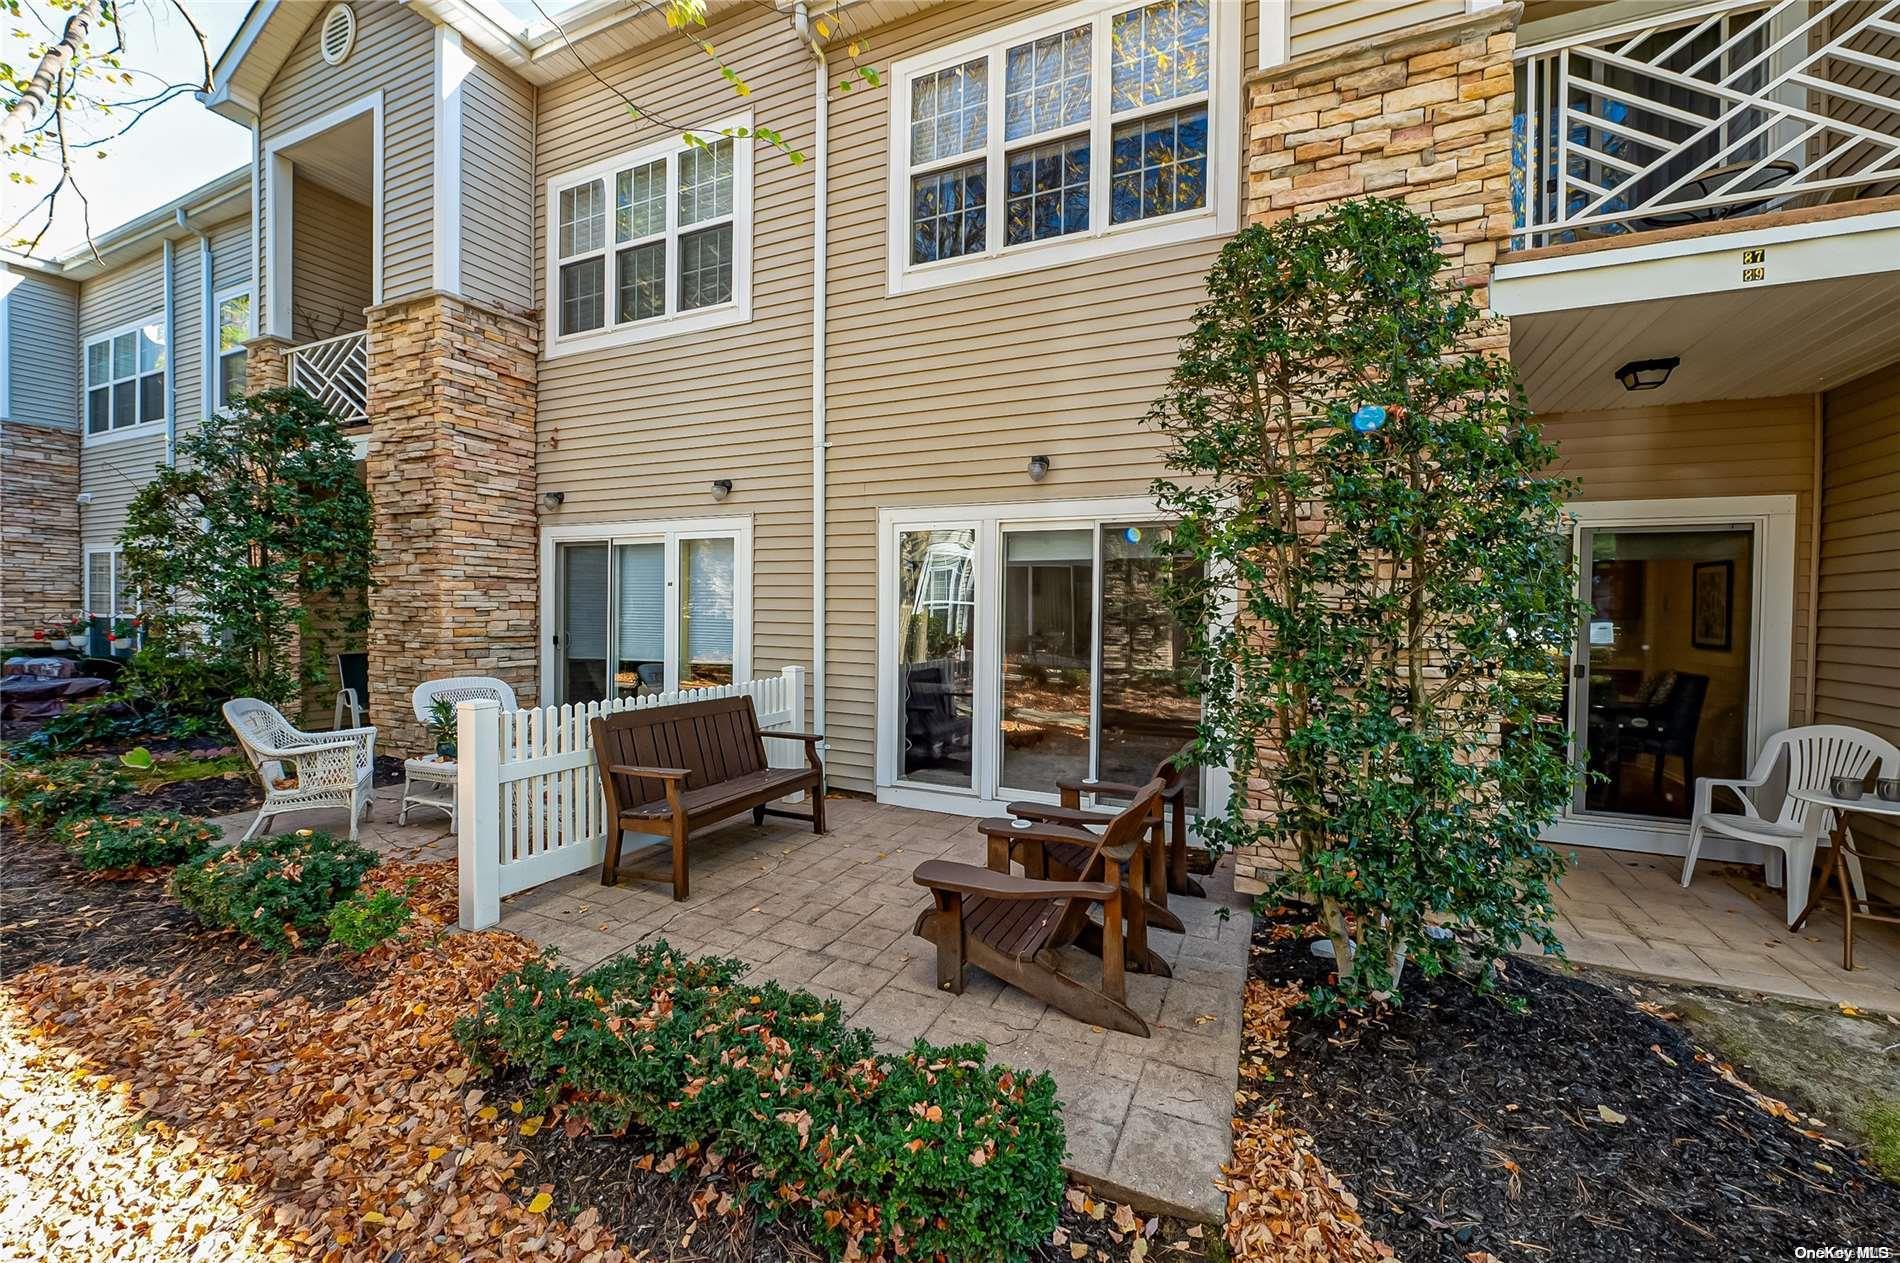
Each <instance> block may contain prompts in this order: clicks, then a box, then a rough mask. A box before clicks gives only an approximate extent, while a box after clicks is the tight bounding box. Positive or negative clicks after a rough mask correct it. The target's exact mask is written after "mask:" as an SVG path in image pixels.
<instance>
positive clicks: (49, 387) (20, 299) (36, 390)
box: [0, 269, 80, 430]
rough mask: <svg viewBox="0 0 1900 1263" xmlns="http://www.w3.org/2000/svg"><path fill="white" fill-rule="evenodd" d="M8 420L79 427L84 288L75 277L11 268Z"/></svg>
mask: <svg viewBox="0 0 1900 1263" xmlns="http://www.w3.org/2000/svg"><path fill="white" fill-rule="evenodd" d="M0 284H3V285H8V286H10V287H11V288H9V289H7V290H6V291H5V295H6V296H5V302H6V305H7V322H6V328H7V344H6V347H5V348H4V353H5V355H6V357H7V398H6V400H4V401H3V402H4V406H5V410H6V415H5V417H4V419H5V420H8V421H23V422H26V423H28V424H31V425H45V426H56V427H58V428H60V429H63V430H70V429H74V428H76V427H77V426H78V425H79V373H80V359H79V357H80V346H79V290H78V287H77V286H75V285H74V284H73V283H72V282H70V281H63V280H60V279H59V278H58V277H52V276H42V275H39V274H38V273H34V272H25V271H21V272H15V271H13V270H12V269H8V274H7V275H6V277H5V278H4V279H0Z"/></svg>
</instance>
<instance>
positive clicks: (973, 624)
mask: <svg viewBox="0 0 1900 1263" xmlns="http://www.w3.org/2000/svg"><path fill="white" fill-rule="evenodd" d="M890 516H891V515H887V518H889V517H890ZM973 516H974V517H975V519H976V520H973V521H953V520H949V519H948V518H945V519H942V520H931V519H926V520H919V521H914V522H913V521H905V520H902V519H898V520H892V521H889V522H888V524H887V534H886V536H885V541H886V542H885V547H886V549H887V550H888V556H889V558H890V563H889V564H888V567H887V571H886V575H887V578H886V582H887V584H888V586H887V588H886V595H885V600H884V608H885V619H886V624H887V625H886V629H885V654H886V662H887V663H888V664H889V666H888V668H887V672H886V681H885V685H884V687H885V688H887V689H888V690H889V698H888V701H887V702H886V703H885V704H884V705H883V706H882V708H881V711H882V716H883V718H882V719H881V721H880V741H881V742H882V743H883V749H884V760H885V762H884V768H885V783H887V784H892V785H896V786H910V787H915V788H916V789H918V790H920V791H927V792H935V791H951V792H954V793H958V794H963V795H968V796H969V797H970V798H971V799H973V800H975V801H977V802H985V801H990V800H1004V801H1006V800H1008V799H1010V798H1024V797H1037V796H1044V797H1053V796H1054V795H1055V793H1056V787H1057V783H1058V782H1060V781H1063V780H1081V779H1084V778H1088V777H1094V778H1096V779H1101V780H1116V781H1133V782H1135V783H1140V782H1143V781H1146V780H1147V779H1148V778H1149V777H1150V776H1152V775H1153V774H1154V771H1155V767H1156V765H1157V764H1158V763H1160V762H1161V760H1163V759H1166V758H1169V757H1170V756H1172V755H1173V754H1175V753H1176V752H1177V751H1178V750H1180V748H1181V747H1182V746H1183V745H1184V744H1186V743H1187V742H1188V741H1190V740H1192V739H1193V736H1194V728H1195V724H1196V723H1197V721H1198V720H1199V718H1200V709H1199V705H1198V703H1197V702H1195V701H1194V699H1193V698H1192V697H1191V696H1190V695H1189V691H1188V686H1189V683H1190V681H1191V679H1192V666H1191V664H1190V663H1189V661H1188V658H1187V653H1186V636H1185V635H1184V634H1183V633H1182V631H1181V629H1180V628H1178V627H1177V626H1176V625H1175V623H1174V620H1173V618H1172V616H1171V615H1170V613H1169V610H1168V606H1167V603H1166V600H1165V597H1164V592H1163V589H1164V586H1165V584H1166V583H1167V581H1168V579H1169V577H1170V575H1171V574H1172V572H1173V570H1172V568H1173V566H1174V564H1175V563H1174V562H1173V561H1172V560H1171V559H1170V558H1169V557H1168V556H1167V555H1166V553H1165V552H1164V551H1163V550H1162V549H1161V548H1160V547H1159V546H1158V545H1159V544H1160V543H1161V541H1162V540H1163V539H1164V538H1165V536H1166V528H1165V525H1164V524H1162V523H1160V522H1157V521H1154V520H1151V519H1150V520H1139V519H1136V520H1131V519H1129V518H1126V517H1122V516H1112V517H1111V516H1108V515H1103V516H1100V517H1083V518H1079V519H1078V518H1071V517H1064V518H1061V519H1049V520H1027V521H1019V520H1010V519H1009V518H1007V517H1006V516H1004V510H1003V509H1000V508H998V509H993V510H989V511H987V512H985V511H977V512H976V513H975V514H973ZM1191 792H1192V793H1193V794H1194V801H1195V802H1196V803H1197V804H1198V803H1199V801H1200V798H1201V794H1200V787H1199V786H1198V785H1196V786H1195V787H1194V788H1193V790H1192V791H1191Z"/></svg>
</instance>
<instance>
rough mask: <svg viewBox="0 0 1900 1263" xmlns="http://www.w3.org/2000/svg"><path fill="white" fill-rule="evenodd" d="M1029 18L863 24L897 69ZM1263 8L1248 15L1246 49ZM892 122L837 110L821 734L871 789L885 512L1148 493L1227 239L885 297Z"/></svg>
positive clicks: (876, 100)
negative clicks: (1178, 379)
mask: <svg viewBox="0 0 1900 1263" xmlns="http://www.w3.org/2000/svg"><path fill="white" fill-rule="evenodd" d="M1047 7H1050V6H1046V5H1039V6H1034V8H1047ZM1032 11H1034V9H1032V8H1031V7H1029V6H1012V7H1009V8H1007V9H1004V8H1003V7H1002V6H989V7H986V6H980V5H958V6H951V7H947V8H945V9H942V10H938V11H933V12H928V13H925V14H922V15H919V16H918V17H916V18H914V19H911V20H909V21H906V22H903V23H899V24H896V25H893V26H892V27H890V28H888V29H885V30H881V31H876V32H871V33H870V35H871V40H872V46H873V47H874V48H876V49H877V50H878V56H879V58H880V59H881V60H883V61H885V62H889V61H894V60H897V59H899V58H903V57H908V56H911V55H913V54H916V53H922V52H927V51H928V50H929V49H931V48H933V47H936V46H939V45H942V44H945V43H948V42H950V41H953V40H957V39H961V38H963V37H965V36H968V35H972V34H975V33H977V32H979V31H982V30H984V29H988V28H992V27H995V26H999V25H1004V24H1007V23H1008V22H1010V21H1014V20H1016V19H1018V18H1020V17H1022V16H1024V15H1025V14H1026V13H1028V12H1032ZM1257 11H1258V7H1257V6H1256V5H1253V4H1249V5H1248V6H1247V23H1246V30H1247V34H1248V38H1249V40H1250V41H1251V40H1252V39H1253V38H1255V35H1256V31H1257V22H1256V20H1255V19H1256V14H1257ZM1243 68H1244V67H1243ZM889 116H890V99H889V96H888V94H887V93H885V92H882V91H879V92H870V93H864V94H862V95H860V94H859V93H856V92H854V93H852V94H851V95H850V96H849V97H848V98H843V99H834V104H833V108H832V121H831V128H832V132H831V134H832V159H831V241H832V248H831V263H830V287H831V301H832V309H831V315H830V363H829V373H830V398H829V411H830V441H831V446H830V476H829V479H828V485H829V501H828V506H829V507H828V520H829V531H830V542H829V550H830V566H829V570H830V576H829V586H828V594H827V601H828V617H827V624H826V636H827V639H828V642H829V652H828V655H827V656H828V658H829V670H828V672H827V684H826V688H827V694H828V700H827V716H826V728H827V732H826V736H827V738H828V742H829V750H830V764H829V768H830V774H831V781H832V783H833V784H834V785H837V786H840V787H842V788H846V789H853V790H865V791H868V790H871V789H873V788H874V782H875V767H876V764H875V751H876V736H877V734H876V718H875V717H876V700H877V699H876V688H877V638H878V623H877V620H878V596H879V594H878V591H877V550H878V541H877V520H878V512H879V510H880V509H884V508H899V507H906V506H922V505H930V504H943V505H957V504H975V503H981V504H994V503H1026V502H1031V501H1051V500H1077V499H1098V498H1106V497H1120V496H1145V495H1146V494H1147V492H1148V487H1149V483H1150V481H1151V480H1152V479H1153V478H1154V477H1155V476H1156V475H1157V474H1159V473H1161V472H1162V468H1161V462H1160V451H1161V447H1160V443H1159V442H1158V441H1157V439H1156V437H1155V435H1154V434H1153V433H1152V432H1151V431H1148V430H1146V429H1144V428H1143V426H1142V424H1141V418H1142V417H1143V415H1144V414H1145V413H1146V412H1147V410H1148V407H1149V406H1150V405H1151V404H1152V403H1153V402H1154V400H1155V398H1156V397H1157V396H1158V395H1159V394H1160V393H1161V391H1162V389H1163V387H1164V386H1165V384H1166V382H1167V379H1168V375H1169V373H1170V372H1171V371H1172V370H1173V367H1174V363H1175V360H1176V352H1177V343H1178V340H1179V338H1180V337H1181V335H1183V334H1184V333H1186V332H1187V331H1188V329H1189V327H1190V322H1191V317H1192V315H1193V311H1194V308H1195V307H1196V306H1197V305H1198V304H1199V303H1200V302H1201V301H1202V300H1203V299H1204V297H1205V294H1204V290H1203V286H1202V279H1203V277H1204V276H1205V275H1206V272H1207V269H1208V267H1209V266H1210V265H1211V263H1212V262H1213V259H1214V256H1215V255H1216V254H1217V253H1218V252H1219V250H1220V247H1221V245H1222V244H1223V241H1222V240H1221V239H1219V238H1211V239H1208V240H1205V241H1200V242H1195V243H1190V244H1185V245H1171V246H1163V247H1156V248H1150V249H1135V250H1127V251H1123V252H1120V253H1117V254H1112V255H1109V256H1107V257H1104V258H1101V259H1096V260H1091V261H1086V262H1078V263H1073V264H1067V265H1063V266H1060V267H1054V268H1048V269H1044V270H1040V271H1034V272H1028V273H1020V274H1017V275H1014V276H1007V277H998V278H994V279H982V280H976V281H971V282H967V283H962V284H955V285H948V286H944V287H942V288H938V289H933V290H927V291H923V292H920V293H913V294H907V295H901V296H896V297H892V296H889V295H887V293H886V267H887V262H886V260H887V254H886V240H885V235H886V229H885V222H886V221H885V215H886V196H887V187H886V185H887V176H886V162H887V150H886V144H887V133H888V130H889ZM899 195H900V196H901V195H902V194H901V192H900V194H899ZM1035 455H1044V456H1047V457H1048V458H1049V460H1050V462H1051V472H1050V474H1049V476H1048V477H1047V478H1046V479H1045V480H1044V481H1042V482H1041V483H1032V482H1031V481H1030V480H1029V477H1028V474H1027V473H1026V472H1025V470H1026V467H1027V465H1028V462H1029V458H1030V457H1031V456H1035ZM887 595H888V594H887Z"/></svg>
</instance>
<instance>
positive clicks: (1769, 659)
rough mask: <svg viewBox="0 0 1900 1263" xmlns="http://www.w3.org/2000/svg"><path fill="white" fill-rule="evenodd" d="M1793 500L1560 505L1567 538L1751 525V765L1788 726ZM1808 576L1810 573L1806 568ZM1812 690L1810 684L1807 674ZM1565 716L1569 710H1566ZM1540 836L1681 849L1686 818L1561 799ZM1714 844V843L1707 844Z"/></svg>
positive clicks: (1722, 848)
mask: <svg viewBox="0 0 1900 1263" xmlns="http://www.w3.org/2000/svg"><path fill="white" fill-rule="evenodd" d="M1798 509H1799V503H1798V500H1797V498H1796V497H1795V496H1792V495H1764V496H1692V497H1686V498H1682V499H1669V500H1573V501H1571V502H1570V503H1568V504H1566V505H1564V515H1565V517H1566V518H1569V519H1570V521H1569V524H1568V525H1569V530H1570V534H1571V538H1572V539H1573V541H1574V540H1576V539H1578V538H1579V537H1580V532H1581V531H1582V530H1583V529H1584V528H1586V527H1588V528H1593V529H1604V528H1613V527H1618V526H1628V527H1643V526H1650V527H1671V528H1676V527H1694V526H1727V525H1730V524H1733V523H1745V524H1747V525H1749V526H1752V527H1753V528H1754V532H1755V569H1754V574H1753V576H1752V579H1751V587H1750V591H1751V592H1752V593H1753V599H1754V601H1755V602H1756V604H1755V606H1754V607H1753V608H1752V609H1751V611H1750V612H1751V614H1753V615H1754V617H1755V618H1756V620H1757V621H1756V623H1755V627H1754V632H1753V636H1752V640H1751V644H1750V646H1749V651H1750V662H1749V690H1750V692H1749V697H1750V701H1751V705H1750V708H1749V709H1750V711H1751V714H1750V716H1749V722H1748V730H1747V738H1746V742H1745V750H1746V757H1745V758H1744V759H1743V762H1742V766H1743V767H1750V766H1753V764H1754V761H1755V758H1756V756H1757V755H1758V754H1759V753H1760V752H1761V747H1762V743H1763V742H1765V741H1766V740H1767V739H1768V738H1769V737H1770V736H1773V735H1774V734H1775V733H1777V732H1780V731H1782V730H1783V729H1785V728H1787V727H1788V725H1789V724H1790V722H1792V717H1791V704H1790V694H1791V692H1792V688H1793V681H1794V651H1793V644H1794V595H1795V593H1794V584H1795V553H1796V547H1795V535H1796V527H1797V524H1798V521H1799V512H1798ZM1808 581H1809V582H1810V583H1812V582H1814V581H1815V576H1813V575H1810V576H1809V578H1808ZM1575 665H1576V657H1575V650H1574V649H1573V650H1572V652H1571V655H1570V656H1568V657H1567V658H1566V659H1565V663H1564V669H1565V672H1566V674H1568V673H1569V672H1570V671H1571V670H1572V668H1574V666H1575ZM1807 687H1808V688H1809V690H1810V691H1812V689H1813V687H1814V685H1813V682H1812V681H1809V683H1808V686H1807ZM1566 722H1568V716H1566ZM1542 840H1543V841H1545V842H1551V843H1557V844H1561V845H1566V846H1597V847H1603V848H1605V849H1608V850H1629V851H1643V852H1646V853H1648V854H1651V855H1681V854H1683V853H1684V851H1685V850H1686V849H1687V846H1688V841H1689V822H1688V821H1687V820H1681V821H1677V820H1664V819H1660V818H1655V817H1640V816H1631V817H1625V818H1622V819H1618V818H1616V817H1614V816H1610V815H1608V814H1579V813H1577V812H1576V811H1575V809H1574V808H1573V807H1571V806H1569V805H1566V806H1565V808H1564V812H1563V814H1562V815H1561V816H1559V817H1558V818H1557V819H1556V820H1554V821H1552V822H1551V823H1550V824H1549V825H1548V826H1546V827H1545V829H1544V832H1543V836H1542ZM1711 847H1713V850H1711ZM1751 853H1752V854H1754V855H1757V856H1758V855H1759V850H1758V849H1757V848H1755V847H1753V846H1751V845H1749V844H1747V843H1740V844H1736V845H1734V846H1731V845H1730V844H1729V843H1727V842H1725V841H1723V840H1722V839H1720V838H1711V839H1709V841H1708V842H1705V843H1704V844H1703V850H1702V854H1703V856H1704V857H1705V858H1716V859H1737V858H1739V859H1742V860H1744V861H1747V860H1748V859H1749V856H1750V854H1751Z"/></svg>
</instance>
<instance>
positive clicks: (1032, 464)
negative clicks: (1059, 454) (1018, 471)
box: [1029, 456, 1049, 482]
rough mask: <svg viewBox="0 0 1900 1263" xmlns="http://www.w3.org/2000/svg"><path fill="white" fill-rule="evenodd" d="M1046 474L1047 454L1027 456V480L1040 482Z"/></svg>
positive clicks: (1047, 465) (1047, 470) (1047, 472)
mask: <svg viewBox="0 0 1900 1263" xmlns="http://www.w3.org/2000/svg"><path fill="white" fill-rule="evenodd" d="M1048 476H1049V458H1048V457H1047V456H1031V457H1030V458H1029V481H1031V482H1041V481H1042V480H1043V479H1044V478H1047V477H1048Z"/></svg>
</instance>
